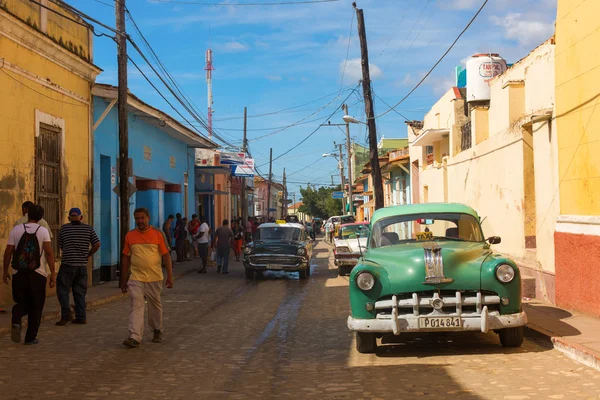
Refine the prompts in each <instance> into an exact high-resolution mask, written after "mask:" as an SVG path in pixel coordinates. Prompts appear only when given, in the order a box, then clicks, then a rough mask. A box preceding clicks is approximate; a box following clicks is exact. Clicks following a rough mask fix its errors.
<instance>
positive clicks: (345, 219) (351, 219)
mask: <svg viewBox="0 0 600 400" xmlns="http://www.w3.org/2000/svg"><path fill="white" fill-rule="evenodd" d="M340 222H341V223H342V224H351V223H353V222H356V220H355V219H354V217H353V216H351V215H348V216H345V217H341V218H340Z"/></svg>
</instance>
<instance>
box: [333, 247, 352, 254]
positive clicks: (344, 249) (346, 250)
mask: <svg viewBox="0 0 600 400" xmlns="http://www.w3.org/2000/svg"><path fill="white" fill-rule="evenodd" d="M335 251H336V252H337V253H350V249H349V248H348V247H346V246H340V247H336V248H335Z"/></svg>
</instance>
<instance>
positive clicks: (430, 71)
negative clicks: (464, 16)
mask: <svg viewBox="0 0 600 400" xmlns="http://www.w3.org/2000/svg"><path fill="white" fill-rule="evenodd" d="M488 1H489V0H484V2H483V4H482V5H481V7H479V10H477V12H476V13H475V15H473V18H471V20H470V21H469V23H468V24H467V26H465V28H464V29H463V30H462V31H461V32H460V34H459V35H458V36H457V37H456V39H454V42H452V44H451V45H450V47H448V50H446V52H445V53H444V54H442V56H441V57H440V59H439V60H438V61H437V62H436V63H435V64H434V65H433V67H431V69H430V70H429V72H427V74H425V76H424V77H423V79H421V80H420V81H419V83H417V85H416V86H415V87H414V88H412V90H411V91H410V92H408V94H407V95H406V96H404V97H403V98H402V99H401V100H400V101H399V102H397V103H396V104H395V105H394V106H393V107H390V108H389V109H388V110H387V111H385V112H383V113H381V114H379V115H376V116H374V117H371V118H373V119H376V118H379V117H383V116H384V115H386V114H388V113H389V112H391V111H392V110H394V109H395V108H396V107H398V106H399V105H400V104H402V103H403V102H404V101H405V100H406V99H407V98H408V97H409V96H410V95H411V94H412V93H413V92H414V91H415V90H417V88H418V87H419V86H421V84H422V83H423V82H425V79H427V77H428V76H429V75H431V73H432V72H433V70H434V69H435V68H436V67H437V66H438V65H439V63H441V62H442V60H443V59H444V57H446V55H448V53H450V50H452V48H453V47H454V45H455V44H456V42H458V40H459V39H460V38H461V37H462V35H463V34H464V33H465V32H466V31H467V30H468V29H469V27H470V26H471V25H472V24H473V22H475V19H476V18H477V16H478V15H479V14H480V13H481V11H483V8H484V7H485V5H486V4H487V3H488Z"/></svg>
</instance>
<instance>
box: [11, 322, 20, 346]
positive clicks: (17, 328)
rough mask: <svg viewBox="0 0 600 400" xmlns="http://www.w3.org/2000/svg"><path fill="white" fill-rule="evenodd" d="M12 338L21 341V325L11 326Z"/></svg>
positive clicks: (16, 341)
mask: <svg viewBox="0 0 600 400" xmlns="http://www.w3.org/2000/svg"><path fill="white" fill-rule="evenodd" d="M10 340H12V341H13V342H15V343H21V325H17V324H13V326H12V327H11V328H10Z"/></svg>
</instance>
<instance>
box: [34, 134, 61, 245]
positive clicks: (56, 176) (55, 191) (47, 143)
mask: <svg viewBox="0 0 600 400" xmlns="http://www.w3.org/2000/svg"><path fill="white" fill-rule="evenodd" d="M61 138H62V131H61V129H60V128H57V127H54V126H51V125H46V124H42V123H40V135H39V136H38V138H37V143H36V147H37V148H36V159H35V164H36V165H35V181H36V184H35V193H36V196H35V197H36V203H37V204H39V205H40V206H42V207H43V208H44V219H45V220H46V221H47V222H48V225H49V226H50V230H51V232H52V235H53V237H54V240H53V241H52V247H53V248H54V255H55V256H56V257H58V255H59V254H58V240H57V239H58V230H59V228H60V222H61V210H62V201H61V186H62V178H61V176H62V174H61V170H60V169H61V168H60V165H61V148H62V146H61Z"/></svg>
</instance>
